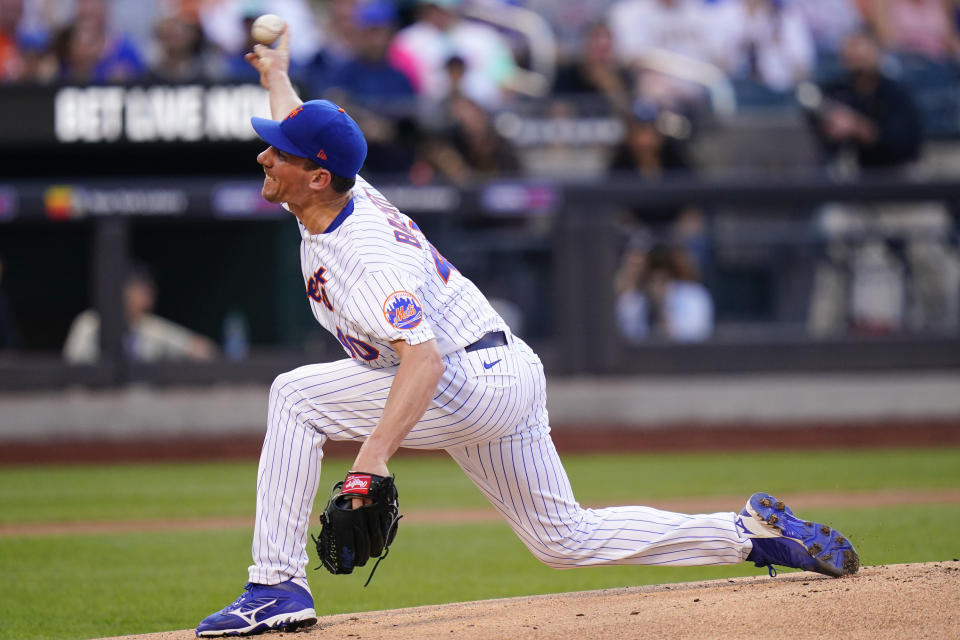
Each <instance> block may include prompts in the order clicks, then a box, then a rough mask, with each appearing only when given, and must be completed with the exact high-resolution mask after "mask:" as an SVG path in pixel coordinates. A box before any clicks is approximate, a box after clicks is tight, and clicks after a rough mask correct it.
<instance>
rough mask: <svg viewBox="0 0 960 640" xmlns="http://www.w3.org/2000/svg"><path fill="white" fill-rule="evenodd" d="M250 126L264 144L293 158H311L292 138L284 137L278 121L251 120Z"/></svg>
mask: <svg viewBox="0 0 960 640" xmlns="http://www.w3.org/2000/svg"><path fill="white" fill-rule="evenodd" d="M250 124H252V125H253V130H254V131H256V132H257V135H258V136H260V137H261V138H262V139H263V140H264V142H266V143H267V144H269V145H270V146H272V147H275V148H276V149H279V150H280V151H283V152H284V153H289V154H290V155H292V156H297V157H300V158H309V157H310V155H309V154H307V153H306V152H304V151H303V150H301V149H299V148H297V146H296V145H295V144H293V142H292V141H291V140H290V138H288V137H287V136H285V135H284V133H283V131H281V130H280V122H278V121H277V120H269V119H267V118H250Z"/></svg>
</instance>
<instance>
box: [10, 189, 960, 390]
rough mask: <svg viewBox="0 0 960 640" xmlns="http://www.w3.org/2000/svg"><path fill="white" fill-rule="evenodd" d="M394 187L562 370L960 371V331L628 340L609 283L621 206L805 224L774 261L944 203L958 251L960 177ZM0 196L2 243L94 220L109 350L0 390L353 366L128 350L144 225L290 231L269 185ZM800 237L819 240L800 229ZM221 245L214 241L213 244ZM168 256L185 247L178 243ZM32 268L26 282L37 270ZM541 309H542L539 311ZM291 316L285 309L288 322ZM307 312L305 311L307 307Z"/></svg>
mask: <svg viewBox="0 0 960 640" xmlns="http://www.w3.org/2000/svg"><path fill="white" fill-rule="evenodd" d="M381 184H382V185H383V190H384V192H385V193H386V194H387V195H388V197H390V198H391V199H392V200H393V201H394V202H395V203H396V204H397V205H398V206H399V207H400V208H401V209H402V210H404V211H405V212H407V213H409V214H410V215H411V216H413V217H414V218H416V219H417V220H418V222H420V223H421V225H422V226H423V227H424V228H425V229H427V230H428V233H429V234H430V236H431V239H433V240H434V242H435V244H437V245H438V246H439V247H441V249H442V250H443V251H444V252H445V253H446V254H448V255H447V257H449V258H450V259H451V261H453V262H454V264H457V263H458V262H459V263H460V265H458V266H462V267H463V271H464V272H465V273H467V275H470V276H471V277H473V278H474V279H475V280H477V281H478V282H479V283H480V284H481V286H482V287H484V285H485V284H486V282H485V279H486V277H487V276H488V275H490V274H491V273H494V272H496V271H499V280H498V283H499V284H496V285H495V286H496V287H497V288H499V291H498V293H500V294H503V297H506V298H509V297H511V296H513V297H514V298H516V297H525V298H527V299H524V300H521V301H520V302H522V303H524V304H525V305H526V309H527V311H528V313H527V322H528V323H530V324H528V326H527V330H525V331H524V332H523V333H524V335H525V336H527V335H529V336H530V342H532V343H533V344H534V346H535V347H536V348H537V350H538V351H539V352H540V353H541V355H542V357H543V359H544V361H545V364H546V366H547V369H548V371H549V372H550V373H552V374H558V375H563V374H566V375H578V374H584V375H608V374H619V375H626V374H649V375H653V374H657V375H668V374H696V373H708V372H709V373H717V372H723V373H731V374H735V373H741V372H771V373H775V372H791V371H793V372H797V371H808V372H809V371H887V370H921V369H924V370H930V369H952V368H955V367H957V366H960V336H958V334H957V332H956V331H901V332H896V333H891V334H888V335H854V334H845V335H840V336H832V337H826V338H823V337H821V338H815V337H811V336H810V335H809V334H808V333H807V332H805V331H804V330H803V328H802V327H799V326H798V325H797V324H796V323H793V324H791V323H784V322H780V321H778V319H777V318H776V317H769V316H768V317H757V318H746V319H743V318H741V319H739V320H738V321H737V322H726V321H724V320H723V318H722V317H721V318H718V327H717V329H718V330H717V331H716V332H715V333H714V336H713V337H712V338H710V339H708V340H706V341H703V342H698V343H685V344H678V343H673V342H668V341H665V340H663V339H653V340H650V341H646V342H644V343H640V344H629V343H627V342H626V341H625V340H624V339H623V338H621V337H620V336H619V334H618V332H617V330H616V327H615V323H614V320H613V301H614V292H613V287H612V279H613V273H614V271H615V269H616V266H617V260H618V257H619V251H620V249H621V248H622V245H623V229H622V225H621V224H620V220H621V218H620V211H622V209H624V208H633V209H639V210H643V209H644V208H645V207H651V208H653V207H662V206H673V205H680V204H691V203H692V204H695V205H698V206H700V207H701V208H702V209H703V210H704V211H705V212H706V214H707V216H708V218H710V219H711V220H712V221H716V220H721V221H722V220H725V219H726V218H727V217H729V215H730V212H731V211H737V210H749V211H753V212H755V214H756V215H758V216H759V217H761V218H763V219H766V220H768V221H769V220H772V219H778V217H781V218H783V219H784V220H788V221H792V222H791V224H785V225H780V226H779V227H778V226H777V225H773V226H772V227H771V228H773V229H777V228H779V229H781V231H779V232H774V233H773V234H772V235H770V233H769V229H767V230H766V231H764V232H762V233H759V234H758V238H754V239H753V240H751V239H750V237H746V240H747V241H749V242H753V243H754V244H756V243H761V244H762V243H767V244H770V245H772V246H773V250H772V251H770V250H769V249H770V247H768V251H767V253H766V255H767V256H768V258H769V256H770V255H774V256H776V254H777V253H778V252H781V250H786V249H783V248H787V249H789V248H790V247H808V248H809V247H812V248H813V250H815V249H816V247H817V246H818V244H819V243H822V238H819V237H817V235H816V233H809V230H810V229H811V224H810V222H811V220H812V218H813V216H815V215H816V212H817V210H818V207H819V205H822V204H823V203H826V202H857V203H864V202H873V203H889V202H924V201H927V202H929V201H935V202H938V203H942V204H943V205H944V206H945V207H947V210H948V211H950V215H951V216H953V217H952V220H953V223H952V229H951V230H950V231H949V233H948V237H946V238H942V240H943V241H945V242H947V243H952V244H951V246H953V247H955V246H956V243H957V227H956V217H955V214H954V213H953V208H954V207H955V205H956V204H957V203H958V201H960V183H958V182H954V181H938V180H908V179H904V178H903V177H899V176H898V177H890V176H872V177H868V178H864V179H862V180H859V181H857V182H853V183H850V182H848V183H836V182H833V181H831V180H829V179H827V178H826V177H824V176H822V175H810V176H806V177H803V178H796V179H792V180H789V181H779V182H775V181H767V182H764V183H762V184H757V183H756V182H754V181H751V180H746V179H745V180H725V181H722V182H704V181H702V180H701V181H693V180H677V181H668V182H664V183H661V184H658V185H654V186H643V187H638V186H637V184H636V183H635V182H633V181H630V180H605V181H602V182H583V183H575V182H569V181H567V182H551V181H545V180H536V181H531V180H516V181H509V180H500V181H496V182H490V183H486V184H482V185H478V186H476V187H474V188H468V189H457V188H454V187H448V186H429V187H411V186H407V185H403V184H399V183H397V184H389V183H388V182H387V183H383V182H382V183H381ZM0 190H2V191H0V195H2V196H3V197H2V198H0V201H2V202H3V207H2V213H0V234H3V233H4V231H5V230H8V231H9V230H13V229H18V230H19V232H20V233H21V234H23V233H29V234H39V235H43V234H45V233H48V232H49V230H51V229H54V228H56V227H57V225H75V226H77V225H79V226H82V227H83V229H84V232H83V233H81V234H79V236H78V237H79V239H78V241H80V242H85V243H87V244H88V245H89V246H88V247H87V254H88V256H89V258H90V259H89V262H87V263H84V264H77V265H75V268H77V269H82V270H84V273H85V276H84V277H85V278H86V279H87V281H88V284H87V291H88V299H89V301H90V304H91V305H92V306H93V307H94V308H95V309H96V310H97V311H98V312H99V314H100V316H101V318H102V331H101V337H100V340H101V352H102V355H101V359H100V361H99V363H98V364H96V365H88V366H70V365H66V364H65V363H64V362H63V361H62V359H61V358H60V356H59V354H58V353H55V352H51V351H49V350H48V351H46V352H42V351H41V352H38V351H33V350H30V349H23V350H20V351H15V352H4V353H2V355H0V390H33V389H37V390H39V389H66V388H70V387H72V386H77V385H80V386H88V387H114V386H120V385H126V384H130V383H151V384H168V385H169V384H187V385H192V384H214V383H229V382H269V381H270V380H271V379H272V378H273V377H274V376H275V375H276V374H277V373H279V372H281V371H284V370H287V369H290V368H293V367H295V366H298V365H300V364H304V363H307V362H312V361H318V360H326V359H333V358H338V357H342V350H341V349H340V348H339V345H337V344H336V342H335V341H334V340H332V339H328V340H325V341H316V340H313V341H310V342H309V343H308V344H300V345H296V346H291V345H289V344H287V345H272V344H264V345H254V348H253V349H251V351H250V353H249V354H248V355H247V356H246V357H244V358H242V359H238V360H230V359H227V358H226V357H221V358H218V359H217V360H215V361H213V362H209V363H185V362H175V363H153V364H147V363H134V362H130V361H128V360H127V359H125V358H124V357H123V337H122V336H123V330H124V326H123V325H124V319H123V311H122V307H121V302H120V298H121V295H120V294H121V288H122V281H123V274H124V273H125V270H126V268H127V266H128V265H129V264H130V263H131V261H132V260H133V259H134V256H133V253H134V252H132V250H131V245H132V244H133V240H132V234H133V231H132V230H134V229H136V228H137V227H138V225H141V224H143V223H145V222H149V224H150V225H151V226H150V228H149V229H148V231H147V233H148V234H149V233H152V232H155V231H156V230H157V229H163V228H165V227H176V226H178V225H179V226H180V227H183V228H184V229H185V230H186V231H185V232H188V231H189V230H190V225H196V224H202V225H204V226H203V229H205V230H206V231H205V232H209V230H210V229H216V228H217V226H218V225H220V226H223V227H224V228H225V227H226V226H228V225H238V224H239V225H243V224H245V223H247V222H255V221H263V220H272V221H275V222H276V223H277V224H279V225H283V224H284V223H287V224H286V226H287V227H292V225H293V223H292V221H290V220H285V218H284V215H285V214H283V213H282V212H279V211H278V210H276V209H275V208H272V207H265V206H264V205H263V203H262V201H261V200H259V199H258V197H257V194H258V191H259V183H258V182H257V181H237V180H235V179H230V180H223V181H218V180H216V179H211V178H209V177H204V178H193V179H178V180H159V179H158V180H146V179H145V180H140V181H137V182H136V184H134V185H131V184H129V183H118V182H113V181H110V180H85V181H76V182H70V181H58V182H57V183H52V182H46V181H37V182H30V181H21V182H17V183H15V184H6V185H0ZM768 226H769V225H768ZM709 228H710V229H711V232H710V234H709V235H710V238H711V242H713V243H716V242H717V241H718V239H717V232H716V228H717V227H716V225H711V226H710V227H709ZM801 229H803V230H806V231H805V232H799V231H798V230H801ZM764 233H766V234H767V235H766V236H764ZM143 242H144V241H143V240H141V241H140V243H141V244H143ZM210 242H211V243H213V242H216V239H215V238H211V240H210ZM741 248H742V247H741ZM0 249H2V242H0ZM727 249H728V250H732V251H734V252H736V251H739V250H741V249H738V248H737V247H733V249H730V247H728V248H727ZM164 250H165V251H169V252H174V253H175V252H177V251H178V247H177V246H170V247H165V248H164ZM288 252H289V253H292V254H293V255H294V258H295V254H296V250H295V248H292V249H291V248H290V247H289V245H286V244H284V246H282V247H279V246H278V247H277V255H287V253H288ZM38 259H39V257H38ZM210 259H211V257H210V256H203V255H200V256H197V255H188V254H184V255H183V256H182V260H184V261H191V262H192V263H193V264H192V267H191V268H192V269H193V270H194V272H196V273H202V272H203V270H205V269H211V268H212V265H211V263H210V262H205V260H210ZM214 259H215V257H214ZM763 260H764V258H762V257H761V258H760V259H759V261H758V262H759V263H760V268H761V270H762V267H763V265H762V262H763ZM755 262H756V261H755ZM774 262H775V260H774ZM524 265H526V267H524ZM531 265H532V266H531ZM287 266H288V267H289V268H288V271H287V272H285V274H283V277H284V279H286V278H292V279H293V280H294V281H295V280H296V278H299V267H298V265H295V264H289V263H288V265H287ZM755 266H756V264H755ZM8 267H9V265H8ZM19 268H20V269H21V274H20V275H21V277H22V276H23V273H22V269H23V268H24V267H23V266H22V265H21V266H20V267H19ZM523 268H528V269H527V270H528V271H529V272H530V273H527V274H526V275H525V276H524V277H525V278H526V285H525V287H520V288H516V289H513V290H512V291H511V289H510V287H511V286H514V285H516V282H515V281H516V280H518V279H522V278H521V276H520V275H518V273H519V272H520V271H521V270H522V269H523ZM531 273H532V275H531ZM771 273H772V274H773V275H772V276H771V275H770V274H771ZM776 277H777V276H776V269H775V268H771V270H770V271H769V273H767V274H766V275H764V276H763V278H765V279H766V280H767V281H768V287H769V288H770V289H773V290H775V289H776V288H777V287H778V286H780V283H777V282H776ZM36 284H37V287H38V288H39V289H38V290H39V291H41V293H40V294H38V295H42V292H43V291H45V292H46V294H47V295H51V296H54V295H56V283H51V282H43V283H36ZM293 286H294V287H296V286H297V285H296V284H295V283H294V285H293ZM492 286H493V285H492ZM254 293H255V292H254ZM267 293H269V292H267ZM213 295H215V292H214V293H211V296H213ZM14 302H16V301H14ZM301 302H302V301H301ZM735 302H736V300H735V299H734V304H735ZM520 306H523V305H520ZM530 309H533V311H534V313H532V314H531V313H529V311H530ZM188 311H189V310H188ZM287 312H288V311H287V310H285V309H280V310H278V311H277V312H276V313H277V314H283V313H287ZM297 313H303V314H306V306H305V305H303V306H302V308H301V309H300V311H298V312H297ZM760 316H763V314H760ZM731 327H733V328H734V329H735V330H731ZM217 337H219V336H217Z"/></svg>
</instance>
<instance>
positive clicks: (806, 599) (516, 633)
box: [124, 560, 960, 640]
mask: <svg viewBox="0 0 960 640" xmlns="http://www.w3.org/2000/svg"><path fill="white" fill-rule="evenodd" d="M958 611H960V562H958V561H957V560H953V561H951V562H936V563H926V564H902V565H892V566H878V567H864V568H863V569H861V570H860V572H859V573H858V574H857V575H855V576H852V577H848V578H840V579H834V578H827V577H824V576H820V575H818V574H813V573H791V574H781V575H780V576H778V577H777V578H768V577H766V576H764V577H762V578H737V579H732V580H713V581H709V582H685V583H679V584H670V585H654V586H646V587H633V588H628V589H605V590H602V591H584V592H579V593H564V594H556V595H547V596H529V597H521V598H508V599H502V600H482V601H478V602H464V603H458V604H447V605H439V606H431V607H415V608H412V609H396V610H392V611H372V612H367V613H358V614H341V615H336V616H328V617H325V618H320V621H319V622H318V624H317V625H316V626H315V627H312V628H310V629H307V630H304V631H301V632H299V633H285V634H271V635H268V636H266V637H268V638H270V639H271V640H273V639H279V638H288V639H290V640H294V639H295V640H313V639H327V638H337V639H344V638H359V639H362V640H379V639H384V640H388V639H389V640H413V639H415V640H428V639H431V638H444V639H449V638H476V639H478V640H480V639H482V640H491V639H499V638H503V639H505V640H506V639H509V640H516V638H537V639H556V640H567V639H569V638H581V639H585V640H592V639H601V638H676V639H680V640H683V639H686V638H693V639H696V640H702V639H703V638H743V639H745V640H747V639H749V640H755V639H756V638H758V637H761V638H765V637H779V636H783V637H790V638H826V637H833V638H845V639H859V638H863V639H871V640H873V639H876V638H891V639H894V638H895V639H897V640H900V639H902V638H934V637H935V638H938V639H941V638H960V626H958V625H957V617H956V615H957V612H958ZM124 638H125V640H133V639H134V638H136V639H142V640H189V639H190V638H194V634H193V631H192V630H186V631H169V632H164V633H154V634H149V635H140V636H124Z"/></svg>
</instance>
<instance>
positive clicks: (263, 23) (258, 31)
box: [250, 13, 283, 44]
mask: <svg viewBox="0 0 960 640" xmlns="http://www.w3.org/2000/svg"><path fill="white" fill-rule="evenodd" d="M281 31H283V18H281V17H280V16H277V15H274V14H272V13H265V14H263V15H262V16H260V17H259V18H257V19H256V20H254V21H253V25H251V27H250V35H251V36H253V39H254V40H256V41H257V42H259V43H260V44H273V41H274V40H276V39H277V38H279V37H280V32H281Z"/></svg>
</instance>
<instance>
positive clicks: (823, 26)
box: [791, 0, 863, 56]
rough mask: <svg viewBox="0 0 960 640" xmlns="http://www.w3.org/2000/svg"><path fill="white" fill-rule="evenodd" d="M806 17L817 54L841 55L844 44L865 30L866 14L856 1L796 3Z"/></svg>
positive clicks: (794, 4) (803, 0)
mask: <svg viewBox="0 0 960 640" xmlns="http://www.w3.org/2000/svg"><path fill="white" fill-rule="evenodd" d="M791 4H792V5H793V6H794V7H795V8H796V10H797V11H798V12H800V14H801V15H802V16H803V19H804V21H806V23H807V27H809V29H810V35H811V36H812V37H813V42H814V46H815V47H816V49H817V52H818V53H820V54H823V55H824V56H829V55H837V54H839V52H840V49H841V47H842V46H843V42H844V40H846V39H847V36H850V35H852V34H854V33H856V32H858V31H860V30H862V29H863V14H862V13H861V12H860V7H859V6H858V5H857V3H856V2H854V0H794V1H793V2H792V3H791Z"/></svg>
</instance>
